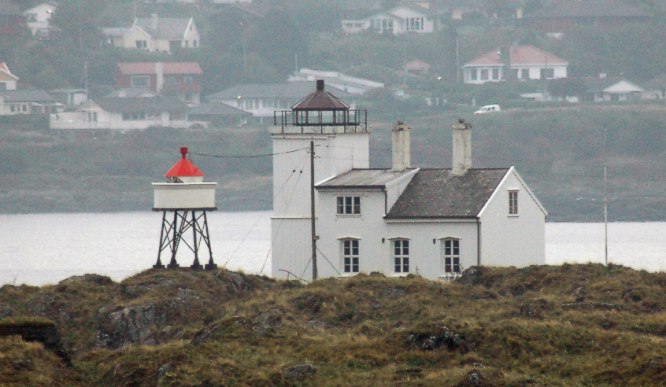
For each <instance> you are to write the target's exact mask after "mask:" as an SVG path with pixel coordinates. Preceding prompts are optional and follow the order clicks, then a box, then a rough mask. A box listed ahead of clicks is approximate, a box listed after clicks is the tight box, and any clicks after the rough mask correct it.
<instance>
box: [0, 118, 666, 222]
mask: <svg viewBox="0 0 666 387" xmlns="http://www.w3.org/2000/svg"><path fill="white" fill-rule="evenodd" d="M368 109H369V115H370V119H369V120H370V123H371V127H372V130H373V134H372V137H371V143H370V148H371V149H370V155H371V160H370V165H371V167H387V166H390V163H391V161H390V154H391V153H390V149H391V144H390V141H391V140H390V128H391V127H392V125H393V123H394V122H395V121H396V120H403V121H405V122H406V123H407V124H408V125H410V126H411V127H412V128H413V130H412V135H411V141H412V165H413V166H418V167H448V166H450V163H451V134H450V127H451V124H452V123H454V122H455V121H456V120H457V119H458V118H459V117H463V118H466V120H467V121H468V122H471V123H472V124H473V126H474V129H473V151H472V153H473V159H474V161H473V164H474V166H477V167H504V166H510V165H514V166H516V167H517V168H518V171H519V172H520V173H521V175H522V176H523V177H524V178H525V180H526V181H527V182H528V184H529V185H530V186H531V188H532V189H533V190H534V192H535V193H536V194H537V195H538V197H539V199H540V200H541V201H542V202H543V204H544V205H545V207H546V208H547V209H548V211H549V220H551V221H600V220H602V216H603V165H604V131H605V132H606V137H607V141H606V150H607V152H606V158H607V160H606V165H607V166H608V196H609V216H610V220H628V221H629V220H631V221H636V220H643V221H645V220H663V219H666V199H665V198H666V195H664V193H665V192H666V162H665V160H666V153H665V151H664V149H666V147H665V146H666V130H665V129H666V128H665V126H666V124H665V123H666V109H664V108H663V106H662V105H639V106H626V105H616V106H604V107H595V106H589V105H585V106H580V107H570V108H562V107H544V108H541V109H530V110H527V109H525V110H523V109H516V108H514V109H508V110H507V111H505V112H501V113H497V114H489V115H474V116H472V115H471V114H470V112H471V109H466V110H465V109H459V110H457V111H456V110H450V111H445V112H440V113H433V112H429V113H428V112H424V111H418V110H414V111H412V112H410V113H404V114H403V113H397V112H396V110H391V109H388V110H380V109H377V106H374V105H373V106H369V107H368ZM268 129H269V128H268V127H266V126H263V127H261V126H257V127H252V126H242V127H238V126H229V127H225V128H210V129H205V130H173V129H159V128H155V129H149V130H145V131H134V132H127V133H114V132H107V131H94V132H93V131H82V132H63V131H49V130H48V129H44V122H43V121H39V120H31V119H27V120H26V119H21V118H19V119H12V120H9V119H5V120H4V121H2V122H0V179H1V180H2V182H3V184H2V185H0V213H25V212H71V211H76V212H100V211H137V210H138V211H147V210H149V209H150V208H151V207H152V192H151V186H150V183H151V182H155V181H162V179H163V177H162V175H163V174H164V173H165V172H166V171H167V170H168V169H169V167H171V165H173V163H175V162H176V161H177V160H178V157H179V153H178V148H179V147H180V146H189V147H190V151H191V152H192V155H191V157H192V159H193V161H194V162H195V163H196V164H197V165H198V166H199V167H200V169H202V170H203V171H204V172H205V173H206V176H207V177H206V178H207V180H209V181H217V182H219V184H220V186H219V189H218V198H217V202H218V207H219V208H220V209H221V210H226V211H239V210H258V209H265V210H268V209H270V208H271V205H272V201H271V197H272V185H271V173H272V172H271V168H272V158H271V157H270V156H267V157H249V158H247V157H245V158H236V157H235V156H257V155H260V156H261V155H270V153H272V148H271V138H270V135H269V134H268ZM198 154H206V155H212V156H222V157H209V156H202V155H198ZM275 157H278V158H279V156H275ZM278 161H279V160H278ZM322 162H325V160H322Z"/></svg>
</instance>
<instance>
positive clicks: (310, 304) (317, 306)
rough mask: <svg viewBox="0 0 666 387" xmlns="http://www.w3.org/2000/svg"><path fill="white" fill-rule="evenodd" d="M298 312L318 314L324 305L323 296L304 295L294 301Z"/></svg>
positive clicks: (317, 294)
mask: <svg viewBox="0 0 666 387" xmlns="http://www.w3.org/2000/svg"><path fill="white" fill-rule="evenodd" d="M294 303H295V304H296V308H297V309H298V310H303V311H307V312H310V313H318V312H319V311H320V310H321V308H322V306H323V305H324V303H325V300H324V296H322V295H321V294H319V293H305V294H303V295H301V296H298V297H296V298H295V299H294Z"/></svg>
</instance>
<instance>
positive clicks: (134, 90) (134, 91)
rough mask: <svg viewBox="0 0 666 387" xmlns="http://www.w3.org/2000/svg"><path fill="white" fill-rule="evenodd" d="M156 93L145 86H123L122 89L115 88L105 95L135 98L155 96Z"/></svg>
mask: <svg viewBox="0 0 666 387" xmlns="http://www.w3.org/2000/svg"><path fill="white" fill-rule="evenodd" d="M157 95H158V94H157V93H155V92H154V91H152V90H150V89H146V88H145V87H125V88H122V89H115V90H113V91H111V92H110V93H109V94H107V95H105V97H115V98H136V97H151V96H157Z"/></svg>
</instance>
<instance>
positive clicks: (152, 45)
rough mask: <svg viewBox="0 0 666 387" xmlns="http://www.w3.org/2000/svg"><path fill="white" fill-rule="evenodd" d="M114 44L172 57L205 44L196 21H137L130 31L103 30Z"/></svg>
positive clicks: (124, 28) (171, 19)
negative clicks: (171, 55)
mask: <svg viewBox="0 0 666 387" xmlns="http://www.w3.org/2000/svg"><path fill="white" fill-rule="evenodd" d="M102 33H103V34H104V35H105V36H106V37H107V40H108V41H109V43H110V44H113V45H114V46H116V47H122V48H134V49H140V50H146V51H151V52H168V53H172V52H174V51H175V50H178V49H195V48H199V46H200V44H201V36H200V35H199V30H198V29H197V26H196V24H195V23H194V19H193V18H191V17H190V18H170V17H163V18H161V17H159V16H158V15H157V14H151V15H150V17H148V18H136V19H134V22H133V23H132V25H131V26H130V27H127V28H126V27H109V28H102Z"/></svg>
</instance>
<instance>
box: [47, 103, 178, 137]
mask: <svg viewBox="0 0 666 387" xmlns="http://www.w3.org/2000/svg"><path fill="white" fill-rule="evenodd" d="M189 126H190V122H188V121H187V105H185V103H184V102H183V101H181V100H179V99H177V98H175V97H161V96H156V97H124V98H123V97H101V98H96V99H94V100H93V99H89V100H88V101H86V102H85V103H84V104H83V105H82V106H81V107H79V108H78V109H77V110H76V111H74V112H63V113H57V114H51V115H50V117H49V127H50V128H51V129H114V130H130V129H147V128H149V127H164V128H187V127H189Z"/></svg>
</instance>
